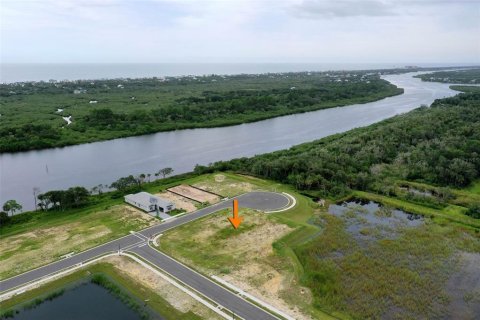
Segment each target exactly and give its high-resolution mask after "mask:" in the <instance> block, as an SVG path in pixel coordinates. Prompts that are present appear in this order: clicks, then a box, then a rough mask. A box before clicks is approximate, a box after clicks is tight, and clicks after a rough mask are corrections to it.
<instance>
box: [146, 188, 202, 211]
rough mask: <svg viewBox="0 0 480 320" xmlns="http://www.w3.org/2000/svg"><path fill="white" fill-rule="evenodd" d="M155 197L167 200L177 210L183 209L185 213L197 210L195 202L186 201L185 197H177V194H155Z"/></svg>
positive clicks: (168, 192)
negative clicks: (173, 204)
mask: <svg viewBox="0 0 480 320" xmlns="http://www.w3.org/2000/svg"><path fill="white" fill-rule="evenodd" d="M155 195H156V196H159V197H160V198H163V199H167V200H170V201H172V202H173V203H175V207H176V208H177V209H183V210H185V211H186V212H193V211H195V210H197V207H196V206H195V202H194V201H193V200H190V199H187V198H185V197H182V196H179V195H178V194H175V193H172V192H170V191H167V192H162V193H157V194H155Z"/></svg>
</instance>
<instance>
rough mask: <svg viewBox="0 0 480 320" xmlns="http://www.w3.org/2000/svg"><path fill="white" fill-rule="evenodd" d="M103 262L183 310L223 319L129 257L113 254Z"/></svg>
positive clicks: (207, 317) (204, 317) (205, 317)
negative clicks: (111, 265)
mask: <svg viewBox="0 0 480 320" xmlns="http://www.w3.org/2000/svg"><path fill="white" fill-rule="evenodd" d="M102 262H108V263H111V264H113V265H114V266H115V269H117V271H118V272H120V273H123V274H124V275H126V276H128V277H130V278H132V279H134V280H135V281H136V282H138V283H140V284H141V285H143V286H145V287H147V288H149V289H151V290H152V291H154V292H156V293H157V294H158V295H160V296H161V297H162V298H164V299H165V300H167V302H168V303H169V304H171V305H172V306H173V307H174V308H175V309H177V310H179V311H181V312H184V313H186V312H189V311H191V312H193V313H195V314H196V315H197V316H199V317H202V319H223V318H221V317H220V316H218V315H217V314H216V313H214V312H213V311H211V310H210V309H208V308H207V307H206V306H204V305H203V304H201V303H200V302H197V301H196V300H194V299H193V298H192V297H190V296H189V295H188V294H186V293H185V292H183V291H181V290H180V289H178V288H176V287H175V286H173V285H172V284H170V283H169V282H167V281H166V280H164V279H163V278H161V277H160V276H158V275H156V274H155V273H153V272H152V271H150V270H148V269H146V268H144V267H143V266H141V265H140V264H138V263H137V262H135V261H132V260H130V259H128V258H127V257H120V256H112V257H108V258H106V259H104V260H102Z"/></svg>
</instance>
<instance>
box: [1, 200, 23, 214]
mask: <svg viewBox="0 0 480 320" xmlns="http://www.w3.org/2000/svg"><path fill="white" fill-rule="evenodd" d="M20 210H22V205H20V204H19V203H18V202H17V201H15V200H8V201H7V202H5V203H4V204H3V211H6V212H9V213H10V214H11V215H13V214H14V213H15V212H16V211H20Z"/></svg>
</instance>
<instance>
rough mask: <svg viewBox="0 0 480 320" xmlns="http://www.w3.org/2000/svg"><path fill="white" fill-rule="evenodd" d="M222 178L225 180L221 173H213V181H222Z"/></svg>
mask: <svg viewBox="0 0 480 320" xmlns="http://www.w3.org/2000/svg"><path fill="white" fill-rule="evenodd" d="M224 180H225V176H224V175H223V174H216V175H215V182H223V181H224Z"/></svg>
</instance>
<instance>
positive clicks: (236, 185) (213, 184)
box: [193, 174, 258, 197]
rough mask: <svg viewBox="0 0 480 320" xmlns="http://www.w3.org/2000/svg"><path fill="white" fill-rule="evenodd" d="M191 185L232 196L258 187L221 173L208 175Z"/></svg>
mask: <svg viewBox="0 0 480 320" xmlns="http://www.w3.org/2000/svg"><path fill="white" fill-rule="evenodd" d="M193 186H195V187H197V188H200V189H203V190H206V191H209V192H213V193H216V194H220V195H222V196H225V197H233V196H236V195H239V194H242V193H245V192H250V191H253V190H255V189H258V187H256V186H255V185H254V184H252V183H249V182H245V181H240V180H236V179H232V178H231V177H228V176H225V175H223V174H216V175H214V176H210V177H208V178H206V179H205V180H204V181H201V182H197V183H195V184H193Z"/></svg>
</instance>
